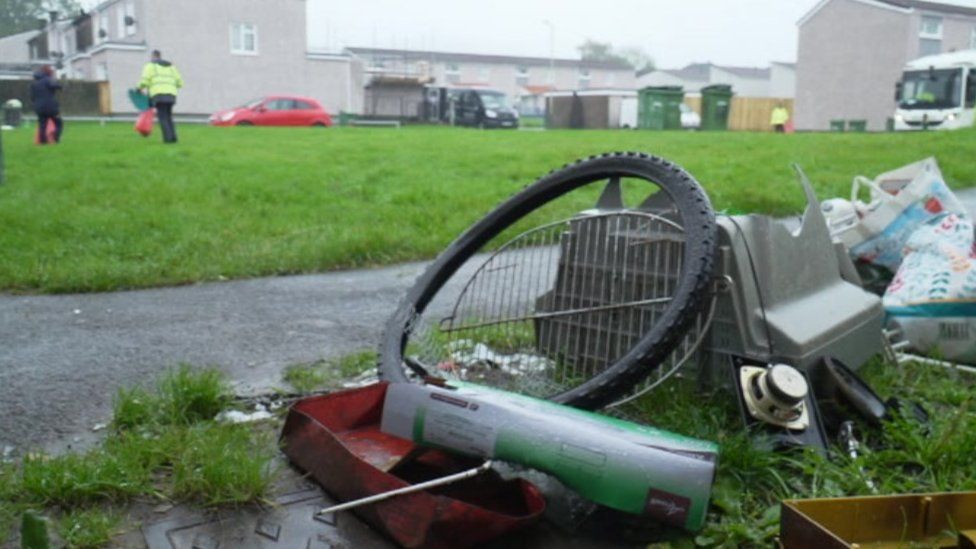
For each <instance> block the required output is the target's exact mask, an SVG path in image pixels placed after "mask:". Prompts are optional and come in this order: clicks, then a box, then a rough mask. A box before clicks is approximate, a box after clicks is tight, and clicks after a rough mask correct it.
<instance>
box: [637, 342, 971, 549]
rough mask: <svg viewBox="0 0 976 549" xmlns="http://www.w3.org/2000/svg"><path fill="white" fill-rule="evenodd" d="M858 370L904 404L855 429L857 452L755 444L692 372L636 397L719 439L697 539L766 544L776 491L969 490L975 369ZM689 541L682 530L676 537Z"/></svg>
mask: <svg viewBox="0 0 976 549" xmlns="http://www.w3.org/2000/svg"><path fill="white" fill-rule="evenodd" d="M861 374H862V376H863V377H864V378H865V379H866V380H867V381H868V382H869V383H870V384H871V385H872V386H873V387H874V388H875V389H876V390H877V391H878V393H879V394H880V395H882V396H883V397H889V396H895V397H898V398H899V399H901V400H902V402H903V403H905V404H903V408H902V412H901V413H898V414H896V415H895V417H894V418H893V419H892V420H890V421H887V422H885V423H884V424H883V426H882V427H881V428H879V429H870V428H867V427H864V428H863V429H862V430H861V432H862V433H863V438H864V439H865V440H864V442H865V444H864V445H863V446H862V452H861V454H860V455H859V456H858V457H857V458H856V459H852V458H850V457H849V456H847V455H845V454H843V453H841V452H837V451H834V452H831V454H830V456H829V457H825V456H821V455H819V454H817V453H816V452H814V451H812V450H807V451H797V452H786V453H784V452H772V451H768V450H765V449H763V448H761V447H758V446H757V444H756V443H755V441H754V439H752V438H750V437H749V436H747V434H746V433H744V432H743V430H742V427H741V420H740V418H739V411H738V409H737V408H736V406H735V403H734V401H733V399H732V397H731V395H730V394H727V393H724V392H721V391H720V392H716V393H714V394H707V395H704V396H703V395H702V394H701V393H700V392H699V389H698V387H697V386H696V383H694V382H693V381H692V380H687V379H685V380H679V381H676V382H673V383H669V384H666V385H665V386H662V387H661V388H660V389H658V390H656V391H654V392H653V393H651V394H650V395H648V396H647V397H645V398H643V399H641V400H640V401H639V403H638V404H639V408H638V409H637V410H636V413H637V414H638V415H639V416H640V417H642V418H644V419H645V420H646V421H648V422H649V423H651V424H653V425H655V426H657V427H661V428H665V429H668V430H672V431H675V432H678V433H681V434H685V435H690V436H695V437H699V438H704V439H707V440H714V441H716V442H718V443H719V444H720V447H721V454H720V458H719V471H718V475H717V478H716V483H715V487H714V490H713V493H712V510H711V513H710V515H709V520H708V523H707V524H706V526H705V528H704V530H703V531H702V532H701V533H700V534H698V535H697V536H696V537H695V539H694V541H695V543H696V544H697V545H699V546H702V547H725V548H737V547H769V546H772V545H773V543H774V538H775V536H776V534H777V532H778V529H779V509H780V502H781V501H782V500H783V499H789V498H814V497H818V498H819V497H839V496H856V495H873V494H897V493H913V492H914V493H918V492H938V491H961V490H973V489H976V460H973V459H972V456H973V455H974V453H976V414H974V413H973V409H972V406H971V405H970V404H969V402H970V399H971V398H972V397H971V395H973V393H974V392H976V376H972V375H967V374H962V373H958V372H952V371H949V370H943V369H938V368H933V367H931V366H921V365H912V364H909V365H903V366H893V365H889V364H885V363H883V362H881V361H880V360H875V361H872V362H870V363H869V364H867V365H866V366H865V367H864V369H863V370H862V371H861ZM910 401H917V402H919V403H921V404H923V405H924V407H925V408H926V409H927V410H928V412H929V414H930V417H931V420H930V422H929V423H928V424H927V425H923V424H920V423H919V422H918V421H917V420H916V419H915V417H914V415H913V414H912V413H910V412H909V403H910ZM703 402H704V403H706V404H703ZM869 480H870V481H871V484H869V483H868V481H869ZM872 486H873V487H872ZM688 541H689V540H688V539H687V538H681V537H680V536H679V541H677V542H675V543H674V544H673V545H681V544H682V543H687V542H688Z"/></svg>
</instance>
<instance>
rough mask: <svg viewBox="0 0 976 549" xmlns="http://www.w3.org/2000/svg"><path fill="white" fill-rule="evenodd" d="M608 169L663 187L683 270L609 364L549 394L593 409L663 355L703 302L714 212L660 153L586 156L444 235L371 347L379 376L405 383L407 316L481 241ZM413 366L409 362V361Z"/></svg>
mask: <svg viewBox="0 0 976 549" xmlns="http://www.w3.org/2000/svg"><path fill="white" fill-rule="evenodd" d="M613 176H618V177H629V178H638V179H644V180H647V181H649V182H651V183H654V184H656V185H657V186H658V187H659V188H660V189H661V191H663V192H665V193H667V195H668V196H669V197H670V199H671V201H672V202H673V204H674V205H675V207H676V208H677V211H678V212H679V214H680V215H681V221H682V226H683V229H684V231H685V236H686V238H685V246H684V254H683V265H684V267H683V273H682V276H681V278H680V280H679V282H678V284H677V286H676V288H675V291H674V295H673V297H672V299H671V302H670V303H669V305H668V307H667V308H666V309H665V311H664V312H663V314H662V316H661V318H660V320H659V321H658V322H657V323H656V324H654V325H653V326H652V327H651V329H650V330H648V331H647V333H646V334H644V336H643V337H642V338H641V339H640V340H639V341H638V342H637V343H636V344H635V345H634V346H633V347H632V348H631V349H630V351H629V352H627V353H626V354H625V355H623V356H622V357H620V358H619V359H618V360H617V361H616V362H615V363H614V364H612V365H611V366H609V367H608V368H607V369H605V370H603V371H602V372H599V373H598V374H596V375H595V376H593V377H592V378H590V379H589V380H587V381H585V382H583V383H582V384H580V385H579V386H577V387H574V388H572V389H569V390H566V391H564V392H562V393H559V394H556V395H553V396H551V397H550V400H553V401H555V402H558V403H561V404H566V405H570V406H575V407H578V408H583V409H588V410H596V409H600V408H602V407H604V406H606V405H608V404H610V403H611V402H613V401H614V400H615V399H616V398H618V397H620V396H622V395H624V394H626V393H627V392H628V391H630V390H631V389H632V388H633V387H634V386H635V385H636V384H637V383H639V382H640V381H641V380H642V379H643V378H644V377H646V376H647V375H648V374H649V373H650V372H651V371H652V370H653V369H654V368H655V367H656V366H657V365H658V364H660V363H661V362H662V361H663V360H664V359H666V358H667V356H668V354H669V353H670V352H671V351H672V350H673V349H674V348H675V346H676V345H677V344H678V343H679V342H680V341H681V338H682V337H683V336H684V335H685V332H686V330H687V329H688V328H689V327H690V325H691V324H692V323H693V322H694V320H695V318H696V317H697V316H698V314H699V313H700V311H701V310H702V308H703V307H704V305H705V303H706V297H707V296H708V294H709V285H710V283H711V280H712V273H713V270H714V262H715V253H716V246H717V228H716V224H715V212H714V210H713V209H712V206H711V202H710V201H709V199H708V196H707V195H706V194H705V191H704V189H702V187H701V185H700V184H699V183H698V182H697V181H696V180H695V179H694V177H692V176H691V174H689V173H688V172H687V171H685V170H684V169H683V168H681V167H680V166H678V165H677V164H674V163H672V162H670V161H668V160H665V159H663V158H660V157H657V156H651V155H648V154H644V153H638V152H618V153H607V154H603V155H599V156H591V157H589V158H586V159H582V160H578V161H576V162H574V163H572V164H568V165H566V166H564V167H562V168H561V169H558V170H554V171H552V172H550V173H549V174H547V175H546V176H544V177H542V178H541V179H539V180H538V181H536V182H535V183H533V184H531V185H529V186H528V187H526V188H524V189H523V190H522V191H520V192H518V193H517V194H515V195H513V196H512V197H510V198H509V199H508V200H506V201H505V202H503V203H502V204H500V205H499V206H497V207H496V208H495V209H494V210H492V211H491V212H490V213H489V214H487V215H486V216H485V217H484V218H482V219H481V220H480V221H478V222H477V223H475V224H474V225H473V226H471V227H470V228H469V229H468V230H467V231H465V232H464V233H463V234H461V236H459V237H458V238H457V239H456V240H454V242H452V243H451V244H450V245H449V246H448V247H447V248H446V249H445V250H444V251H443V252H442V253H441V254H440V255H439V256H438V257H437V258H436V259H435V260H434V261H433V263H431V265H430V266H429V267H428V268H427V269H426V271H425V272H424V273H423V274H422V275H421V276H420V277H419V278H418V279H417V281H416V282H415V283H414V285H413V287H412V288H411V289H410V290H409V291H408V293H407V294H406V296H405V297H404V299H403V300H402V301H401V303H400V305H399V306H398V308H397V310H396V312H395V313H394V314H393V315H392V316H391V317H390V319H389V320H388V321H387V323H386V326H385V330H384V336H383V340H382V342H381V344H380V353H379V376H380V378H381V379H383V380H387V381H390V382H396V383H401V382H409V381H410V376H409V375H408V373H407V369H408V368H409V367H410V365H409V364H408V362H407V360H406V357H405V356H404V349H405V348H406V345H407V343H408V340H409V336H410V331H411V328H412V326H411V325H412V322H413V319H414V318H416V317H417V316H418V315H420V314H421V313H423V311H424V310H425V308H426V307H427V305H428V304H429V303H430V302H431V300H432V299H433V298H434V296H435V295H436V294H437V292H438V291H439V290H440V289H441V288H442V287H443V285H444V284H445V283H446V282H447V281H448V280H449V279H450V277H451V276H452V275H453V274H454V272H455V271H456V270H457V269H458V268H460V267H461V266H462V265H463V264H464V263H465V262H466V261H467V260H468V259H469V258H471V257H472V256H473V255H474V254H475V253H477V252H478V251H479V250H480V249H481V247H482V246H484V245H485V244H486V243H488V242H489V241H491V240H492V239H493V238H494V237H496V236H497V235H498V234H500V233H501V232H502V231H504V230H505V229H506V228H508V227H510V226H511V225H513V224H514V223H516V222H517V221H519V220H520V219H522V218H523V217H524V216H526V215H528V214H530V213H531V212H533V211H535V210H537V209H538V208H540V207H542V206H543V205H545V204H547V203H549V202H551V201H553V200H555V199H557V198H559V197H561V196H563V195H565V194H567V193H569V192H571V191H573V190H575V189H578V188H580V187H582V186H584V185H587V184H590V183H594V182H597V181H600V180H602V179H608V178H610V177H613ZM413 368H414V369H416V366H413Z"/></svg>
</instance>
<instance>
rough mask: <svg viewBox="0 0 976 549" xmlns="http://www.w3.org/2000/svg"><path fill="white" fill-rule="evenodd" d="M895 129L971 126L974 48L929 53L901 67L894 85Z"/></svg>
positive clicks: (974, 95) (975, 76) (975, 88)
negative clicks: (899, 78)
mask: <svg viewBox="0 0 976 549" xmlns="http://www.w3.org/2000/svg"><path fill="white" fill-rule="evenodd" d="M895 99H896V100H897V101H898V107H897V108H896V109H895V129H896V130H926V129H927V130H957V129H959V128H967V127H970V126H972V125H973V106H974V104H976V50H965V51H957V52H952V53H943V54H940V55H929V56H926V57H921V58H919V59H916V60H914V61H912V62H910V63H908V65H906V66H905V72H904V73H903V74H902V77H901V81H900V82H898V83H897V84H896V86H895Z"/></svg>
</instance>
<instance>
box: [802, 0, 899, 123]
mask: <svg viewBox="0 0 976 549" xmlns="http://www.w3.org/2000/svg"><path fill="white" fill-rule="evenodd" d="M912 28H914V27H913V25H912V19H911V17H910V16H909V15H908V14H905V13H901V12H897V11H893V10H889V9H886V8H879V7H873V6H869V5H866V4H862V3H860V2H855V1H853V0H834V1H832V2H830V3H828V4H827V5H825V6H824V7H823V8H822V9H821V10H820V11H819V12H817V13H816V14H815V15H814V16H813V17H811V18H810V19H808V20H807V21H806V22H805V24H803V25H801V26H800V29H799V30H800V36H799V45H798V51H797V65H796V106H795V109H796V113H795V115H796V117H795V120H796V126H797V128H798V129H801V130H826V129H828V128H829V125H830V120H832V119H866V120H867V121H868V128H869V129H872V130H880V129H883V128H884V125H885V121H886V120H887V119H888V117H890V116H892V114H893V112H894V108H895V100H894V86H895V82H897V81H898V79H899V78H900V75H901V70H902V67H903V66H904V64H905V62H906V61H907V60H908V59H909V52H908V51H906V50H907V48H908V43H909V42H915V43H916V47H917V42H918V40H917V37H918V33H917V30H916V31H915V34H914V40H910V39H911V38H912V37H911V35H910V33H911V29H912Z"/></svg>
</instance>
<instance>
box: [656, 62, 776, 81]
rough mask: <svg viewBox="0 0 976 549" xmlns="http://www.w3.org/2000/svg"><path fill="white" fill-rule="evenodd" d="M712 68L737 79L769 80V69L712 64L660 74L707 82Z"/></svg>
mask: <svg viewBox="0 0 976 549" xmlns="http://www.w3.org/2000/svg"><path fill="white" fill-rule="evenodd" d="M784 64H785V63H784ZM712 67H714V68H716V69H718V70H720V71H723V72H727V73H729V74H733V75H735V76H738V77H739V78H749V79H754V80H768V79H769V67H765V68H760V67H730V66H726V65H715V64H713V63H692V64H690V65H687V66H685V67H683V68H680V69H663V70H662V71H661V72H664V73H667V74H670V75H672V76H675V77H678V78H680V79H682V80H691V81H697V82H707V81H709V79H710V78H711V72H712V70H711V69H712Z"/></svg>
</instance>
